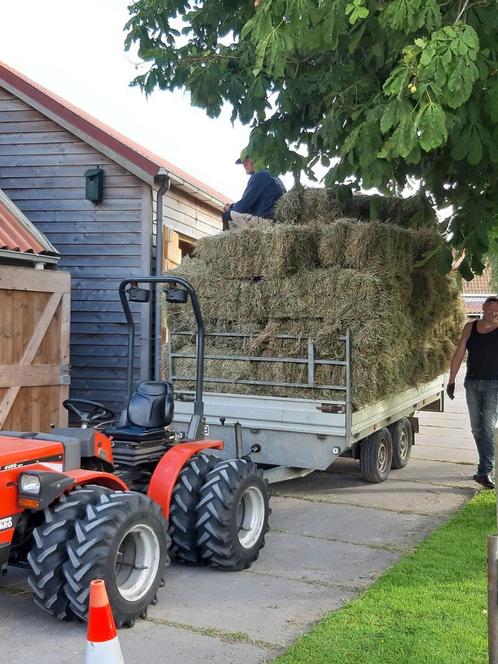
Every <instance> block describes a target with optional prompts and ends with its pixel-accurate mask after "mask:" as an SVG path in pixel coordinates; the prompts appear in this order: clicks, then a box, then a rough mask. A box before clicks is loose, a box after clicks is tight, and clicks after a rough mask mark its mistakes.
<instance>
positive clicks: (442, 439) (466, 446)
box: [414, 427, 476, 452]
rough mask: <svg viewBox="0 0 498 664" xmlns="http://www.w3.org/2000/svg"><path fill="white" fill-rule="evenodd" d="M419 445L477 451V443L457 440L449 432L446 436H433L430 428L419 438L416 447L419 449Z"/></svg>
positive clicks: (468, 440)
mask: <svg viewBox="0 0 498 664" xmlns="http://www.w3.org/2000/svg"><path fill="white" fill-rule="evenodd" d="M419 444H422V445H423V444H431V445H437V446H438V447H446V448H448V450H450V452H451V450H452V449H454V448H456V449H462V450H475V447H476V446H475V443H474V441H473V440H472V439H470V438H469V439H464V438H460V439H455V438H454V437H453V436H452V435H451V434H450V433H448V431H447V432H446V434H445V435H444V436H440V435H433V434H431V433H430V431H429V427H424V429H423V433H422V434H419V435H418V436H417V441H416V443H415V445H414V447H417V445H419Z"/></svg>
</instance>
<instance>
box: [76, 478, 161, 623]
mask: <svg viewBox="0 0 498 664" xmlns="http://www.w3.org/2000/svg"><path fill="white" fill-rule="evenodd" d="M169 546H170V538H169V535H168V532H167V523H166V521H165V520H164V518H163V516H162V512H161V508H160V507H159V505H157V504H156V503H154V502H153V501H152V500H151V499H150V498H148V497H147V496H144V495H143V494H141V493H135V492H133V491H128V492H121V491H113V492H111V493H109V494H106V495H102V496H100V499H99V501H98V502H97V503H95V504H92V505H89V506H88V507H87V509H86V514H85V516H84V517H83V518H82V519H80V520H79V521H77V522H76V524H75V536H74V538H73V539H72V540H71V541H70V542H69V543H68V546H67V549H68V560H67V562H66V564H65V565H64V574H65V577H66V585H65V590H66V594H67V596H68V598H69V602H70V606H71V610H72V611H73V613H74V614H75V615H76V616H78V618H80V619H81V620H87V617H88V599H89V594H90V581H92V580H94V579H103V580H104V582H105V585H106V590H107V595H108V596H109V602H110V604H111V607H112V611H113V614H114V619H115V621H116V625H117V626H118V627H123V626H127V627H132V626H133V625H134V623H135V620H136V618H138V617H142V618H145V617H146V615H147V607H148V606H149V604H154V603H156V601H157V591H158V588H159V587H160V586H161V585H162V576H163V572H164V567H165V566H166V565H167V564H168V563H169V557H168V550H169Z"/></svg>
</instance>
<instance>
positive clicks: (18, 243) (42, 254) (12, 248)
mask: <svg viewBox="0 0 498 664" xmlns="http://www.w3.org/2000/svg"><path fill="white" fill-rule="evenodd" d="M0 257H2V258H5V257H7V258H14V259H17V260H19V259H21V258H23V259H25V260H33V261H36V262H41V263H56V262H57V261H58V260H59V258H60V256H59V252H58V251H57V249H56V248H55V247H54V246H53V245H52V244H50V242H49V241H48V240H47V238H46V237H45V236H44V235H43V233H41V232H40V231H39V230H38V229H37V228H36V227H35V226H34V225H33V224H32V223H31V222H30V221H29V219H28V218H27V217H26V216H25V215H24V214H23V213H22V212H21V210H19V208H18V207H16V206H15V205H14V203H13V202H12V201H11V200H10V198H9V197H8V196H7V195H6V194H5V193H4V192H3V191H2V190H1V189H0Z"/></svg>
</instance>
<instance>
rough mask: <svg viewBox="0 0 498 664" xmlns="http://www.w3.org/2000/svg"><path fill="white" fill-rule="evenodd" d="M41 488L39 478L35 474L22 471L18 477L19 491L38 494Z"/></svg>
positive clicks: (33, 494) (32, 494)
mask: <svg viewBox="0 0 498 664" xmlns="http://www.w3.org/2000/svg"><path fill="white" fill-rule="evenodd" d="M40 490H41V482H40V478H39V477H38V476H37V475H30V474H29V473H22V475H21V477H20V479H19V492H20V493H24V494H28V495H30V496H38V495H39V493H40Z"/></svg>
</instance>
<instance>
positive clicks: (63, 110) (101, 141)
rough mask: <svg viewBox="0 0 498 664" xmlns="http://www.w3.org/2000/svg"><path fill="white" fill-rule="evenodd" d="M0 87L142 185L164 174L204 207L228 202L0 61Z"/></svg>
mask: <svg viewBox="0 0 498 664" xmlns="http://www.w3.org/2000/svg"><path fill="white" fill-rule="evenodd" d="M0 86H2V87H4V88H5V89H6V90H8V91H9V92H11V93H12V94H14V95H15V96H17V97H19V98H20V99H22V100H23V101H25V102H26V103H27V104H29V105H30V106H32V107H33V108H35V109H36V110H38V111H39V112H40V113H42V114H43V115H45V116H47V117H49V118H50V119H51V120H53V121H54V122H57V123H58V124H60V125H61V126H63V127H64V128H65V129H67V130H68V131H70V132H71V133H73V134H75V135H76V136H78V137H79V138H82V139H83V140H85V141H86V142H87V143H89V144H90V145H93V146H94V147H95V148H96V149H98V150H100V151H101V152H103V153H104V154H107V155H108V156H110V157H111V158H112V159H114V160H115V161H117V162H118V163H121V164H122V165H123V166H124V167H125V168H126V169H128V170H130V171H131V172H133V173H135V175H137V177H139V178H140V179H142V180H144V181H145V182H147V183H149V184H152V185H153V184H154V179H155V178H156V177H157V176H158V175H161V174H163V173H164V172H165V171H166V174H167V175H169V176H170V177H171V180H172V182H173V184H176V185H177V186H179V187H185V188H186V189H187V190H189V193H191V195H192V196H194V197H195V198H198V199H199V200H201V201H203V202H204V203H208V204H211V205H212V206H213V207H216V208H218V209H221V208H222V207H223V205H224V203H227V202H229V199H228V198H227V197H226V196H225V195H224V194H221V193H220V192H218V191H216V190H215V189H212V188H211V187H209V186H208V185H206V184H205V183H204V182H201V181H200V180H198V179H197V178H194V177H193V176H191V175H189V174H188V173H186V172H185V171H183V170H182V169H180V168H178V167H177V166H175V165H174V164H172V163H171V162H169V161H166V160H165V159H163V158H162V157H159V156H158V155H156V154H154V153H153V152H151V151H150V150H147V149H146V148H144V147H143V146H141V145H139V144H138V143H135V142H134V141H132V140H131V139H129V138H127V137H126V136H124V135H123V134H120V133H119V132H118V131H116V130H114V129H112V128H111V127H109V126H108V125H106V124H104V123H103V122H100V120H97V118H94V117H93V116H91V115H89V114H88V113H86V112H85V111H83V110H82V109H80V108H78V107H77V106H74V105H73V104H70V103H69V102H67V101H66V100H65V99H63V98H62V97H59V96H58V95H56V94H54V93H53V92H51V91H50V90H47V89H46V88H44V87H42V86H41V85H38V84H37V83H35V82H34V81H32V80H30V79H29V78H27V77H26V76H24V75H23V74H21V73H20V72H18V71H16V70H15V69H13V68H12V67H9V66H8V65H6V64H5V63H3V62H1V61H0Z"/></svg>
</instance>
